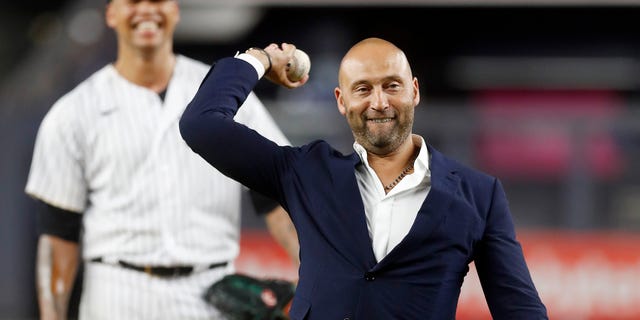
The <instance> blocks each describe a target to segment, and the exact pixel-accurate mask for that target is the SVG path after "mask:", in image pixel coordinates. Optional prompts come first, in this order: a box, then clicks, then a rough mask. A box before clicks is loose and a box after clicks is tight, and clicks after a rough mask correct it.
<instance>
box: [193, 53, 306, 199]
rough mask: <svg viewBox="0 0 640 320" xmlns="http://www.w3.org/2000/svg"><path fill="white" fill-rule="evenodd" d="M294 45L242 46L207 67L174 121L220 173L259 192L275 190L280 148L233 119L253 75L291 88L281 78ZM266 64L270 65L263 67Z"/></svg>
mask: <svg viewBox="0 0 640 320" xmlns="http://www.w3.org/2000/svg"><path fill="white" fill-rule="evenodd" d="M293 50H295V47H294V46H291V45H286V44H283V48H282V49H280V48H279V47H278V46H276V45H270V46H269V47H267V48H266V49H264V50H248V51H247V53H246V54H245V55H244V56H243V55H241V56H238V57H236V58H224V59H221V60H220V61H218V62H217V63H216V64H215V66H214V67H212V68H211V70H210V71H209V74H207V76H206V77H205V79H204V81H203V82H202V84H201V85H200V88H199V90H198V92H197V93H196V95H195V97H194V98H193V100H192V101H191V102H190V103H189V105H188V106H187V108H186V110H185V112H184V114H183V115H182V118H181V120H180V133H181V134H182V137H183V138H184V140H185V141H186V142H187V144H188V145H189V146H190V147H191V149H192V150H193V151H195V152H196V153H198V154H199V155H200V156H202V157H203V158H204V159H205V160H206V161H207V162H209V163H210V164H211V165H213V166H214V167H215V168H216V169H218V170H219V171H220V172H222V173H223V174H225V175H227V176H229V177H231V178H233V179H235V180H237V181H239V182H241V183H242V184H244V185H246V186H248V187H249V188H251V189H255V190H257V191H259V192H261V193H263V194H265V195H268V196H271V197H276V198H277V195H278V194H279V184H278V181H279V180H280V175H281V173H282V172H283V170H285V167H286V166H285V161H284V160H285V152H284V149H285V148H286V147H279V146H278V145H276V144H275V143H274V142H272V141H270V140H268V139H266V138H264V137H262V136H261V135H260V134H258V133H257V132H255V131H253V130H251V129H249V128H247V127H246V126H244V125H242V124H239V123H237V122H235V121H234V120H233V117H234V115H235V114H236V112H237V111H238V108H239V107H240V106H241V105H242V103H243V102H244V101H245V99H246V98H247V96H248V95H249V93H250V92H251V90H252V89H253V87H254V86H255V85H256V84H257V82H258V81H259V78H260V77H261V76H262V74H263V73H264V70H267V77H268V78H269V79H270V80H271V81H273V82H274V83H276V84H280V85H284V86H286V87H296V86H300V85H302V84H304V83H305V82H306V80H307V79H308V77H305V78H303V79H302V80H300V81H298V82H291V81H289V80H288V79H287V78H286V64H287V61H288V59H289V58H290V56H292V55H293ZM269 66H270V67H269Z"/></svg>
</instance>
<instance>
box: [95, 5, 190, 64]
mask: <svg viewBox="0 0 640 320" xmlns="http://www.w3.org/2000/svg"><path fill="white" fill-rule="evenodd" d="M106 20H107V25H108V26H109V27H110V28H112V29H114V30H115V32H116V33H117V35H118V46H119V47H120V49H121V50H136V51H143V52H152V51H154V50H156V49H159V48H168V49H169V50H171V48H172V45H173V32H174V30H175V27H176V25H177V23H178V21H179V20H180V10H179V8H178V3H177V2H176V0H143V1H141V0H112V1H111V2H110V3H109V4H108V5H107V11H106Z"/></svg>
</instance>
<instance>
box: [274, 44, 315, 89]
mask: <svg viewBox="0 0 640 320" xmlns="http://www.w3.org/2000/svg"><path fill="white" fill-rule="evenodd" d="M264 50H265V52H266V53H267V54H268V55H269V59H270V60H271V70H269V72H267V73H266V74H265V77H266V78H267V79H269V80H270V81H271V82H273V83H275V84H279V85H282V86H285V87H287V88H297V87H300V86H302V85H304V84H305V83H306V82H307V80H309V69H310V68H311V61H310V60H309V56H308V55H307V54H306V53H304V52H303V51H302V50H299V49H296V46H294V45H292V44H288V43H282V45H281V46H278V45H277V44H275V43H272V44H270V45H269V46H267V47H266V48H265V49H264Z"/></svg>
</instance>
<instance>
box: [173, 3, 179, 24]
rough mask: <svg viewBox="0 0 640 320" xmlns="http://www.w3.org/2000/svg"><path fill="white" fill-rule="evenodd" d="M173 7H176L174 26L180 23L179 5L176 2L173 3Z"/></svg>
mask: <svg viewBox="0 0 640 320" xmlns="http://www.w3.org/2000/svg"><path fill="white" fill-rule="evenodd" d="M174 5H175V6H176V13H177V14H176V24H177V23H178V22H180V5H179V4H178V1H174Z"/></svg>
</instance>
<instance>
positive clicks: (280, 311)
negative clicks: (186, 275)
mask: <svg viewBox="0 0 640 320" xmlns="http://www.w3.org/2000/svg"><path fill="white" fill-rule="evenodd" d="M294 292H295V286H294V284H293V283H291V282H288V281H285V280H273V279H256V278H253V277H250V276H246V275H241V274H232V275H228V276H226V277H224V278H222V279H221V280H220V281H218V282H216V283H214V284H213V285H211V286H210V287H209V288H208V289H207V291H206V292H205V294H204V299H205V300H206V301H207V302H209V303H210V304H212V305H213V306H215V307H216V309H218V310H219V311H220V312H221V313H222V314H223V315H224V316H225V317H226V318H227V319H229V320H286V319H289V316H288V310H285V309H287V307H288V306H289V302H290V301H291V299H292V298H293V294H294Z"/></svg>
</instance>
